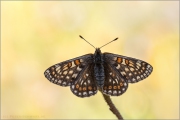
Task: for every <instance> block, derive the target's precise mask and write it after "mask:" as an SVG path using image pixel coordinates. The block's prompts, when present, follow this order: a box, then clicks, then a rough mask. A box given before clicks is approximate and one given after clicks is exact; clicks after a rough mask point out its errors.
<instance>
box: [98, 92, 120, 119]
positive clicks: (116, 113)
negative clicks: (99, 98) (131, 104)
mask: <svg viewBox="0 0 180 120" xmlns="http://www.w3.org/2000/svg"><path fill="white" fill-rule="evenodd" d="M99 91H101V90H99ZM101 93H102V91H101ZM102 95H103V97H104V99H105V101H106V102H107V104H108V105H109V109H110V110H111V112H112V113H113V114H115V115H116V117H117V118H118V120H123V117H122V116H121V114H120V112H119V111H118V109H117V108H116V107H115V105H114V104H113V102H112V100H111V98H110V96H108V95H106V94H103V93H102Z"/></svg>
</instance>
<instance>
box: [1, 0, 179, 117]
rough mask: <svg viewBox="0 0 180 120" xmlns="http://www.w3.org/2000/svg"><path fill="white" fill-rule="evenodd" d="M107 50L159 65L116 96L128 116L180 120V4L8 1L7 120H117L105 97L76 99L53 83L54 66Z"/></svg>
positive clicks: (4, 47)
mask: <svg viewBox="0 0 180 120" xmlns="http://www.w3.org/2000/svg"><path fill="white" fill-rule="evenodd" d="M79 35H82V36H83V37H84V38H85V39H87V40H88V41H89V42H90V43H92V44H93V45H94V46H96V47H100V46H102V45H104V44H105V43H107V42H109V41H110V40H113V39H114V38H116V37H119V39H118V40H117V41H116V42H113V43H111V44H109V45H107V46H106V47H104V48H102V49H101V50H102V52H110V53H115V54H120V55H125V56H130V57H134V58H138V59H141V60H144V61H147V62H148V63H150V64H151V65H152V66H153V72H152V74H151V75H150V76H149V77H148V78H146V79H145V80H143V81H141V82H138V83H136V84H130V85H129V88H128V90H127V91H126V93H125V94H123V95H121V96H119V97H111V98H112V100H113V102H114V104H115V105H116V107H117V108H118V109H119V111H120V112H121V114H122V116H123V117H124V118H125V119H178V118H179V1H154V2H152V1H134V2H133V1H112V2H110V1H106V2H103V1H99V2H96V1H53V2H52V1H51V2H50V1H26V2H25V1H14V2H13V1H2V2H1V119H73V118H75V119H116V117H115V116H114V115H113V114H112V113H111V112H110V111H109V108H108V106H107V104H106V103H105V101H104V100H103V97H102V95H101V94H100V92H98V93H97V94H96V95H95V96H93V97H89V98H78V97H76V96H75V95H73V93H72V92H71V91H70V88H69V87H61V86H58V85H55V84H52V83H50V82H49V81H48V80H47V79H46V78H45V77H44V74H43V73H44V71H45V70H46V69H47V68H48V67H50V66H51V65H53V64H56V63H59V62H62V61H65V60H68V59H71V58H74V57H78V56H81V55H84V54H87V53H94V51H95V50H94V48H93V47H91V46H90V45H89V44H87V43H86V42H85V41H83V40H82V39H80V38H79Z"/></svg>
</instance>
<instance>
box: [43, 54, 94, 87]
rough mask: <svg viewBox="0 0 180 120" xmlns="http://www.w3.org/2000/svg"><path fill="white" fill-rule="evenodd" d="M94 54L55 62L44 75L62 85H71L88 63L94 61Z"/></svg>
mask: <svg viewBox="0 0 180 120" xmlns="http://www.w3.org/2000/svg"><path fill="white" fill-rule="evenodd" d="M92 56H93V54H86V55H83V56H80V57H77V58H73V59H70V60H67V61H64V62H61V63H58V64H55V65H53V66H51V67H49V68H48V69H47V70H46V71H45V72H44V75H45V77H46V78H47V79H48V80H49V81H50V82H53V83H55V84H58V85H60V86H70V85H71V84H73V82H75V81H76V80H77V78H78V77H79V76H80V74H81V73H82V72H83V71H84V70H85V69H86V67H87V66H88V64H90V63H92V62H93V57H92Z"/></svg>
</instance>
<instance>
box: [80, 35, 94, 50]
mask: <svg viewBox="0 0 180 120" xmlns="http://www.w3.org/2000/svg"><path fill="white" fill-rule="evenodd" d="M79 37H80V38H81V39H83V40H85V41H86V42H87V43H89V42H88V41H87V40H86V39H84V38H83V37H82V36H81V35H79ZM89 44H90V45H91V46H93V45H92V44H91V43H89ZM93 47H94V46H93ZM94 48H95V47H94ZM95 49H96V48H95Z"/></svg>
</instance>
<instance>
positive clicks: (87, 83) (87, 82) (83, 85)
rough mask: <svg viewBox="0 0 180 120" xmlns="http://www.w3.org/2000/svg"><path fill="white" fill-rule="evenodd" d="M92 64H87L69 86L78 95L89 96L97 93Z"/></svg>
mask: <svg viewBox="0 0 180 120" xmlns="http://www.w3.org/2000/svg"><path fill="white" fill-rule="evenodd" d="M93 69H94V66H93V65H91V64H89V65H88V66H87V67H86V69H85V70H84V71H83V72H82V74H81V75H80V76H79V77H78V78H77V80H76V81H75V82H73V83H72V85H71V86H70V88H71V91H72V92H73V93H74V94H75V95H76V96H78V97H89V96H92V95H95V94H96V93H97V90H98V89H97V84H96V81H95V79H94V70H93Z"/></svg>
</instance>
